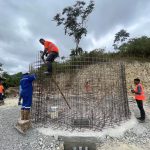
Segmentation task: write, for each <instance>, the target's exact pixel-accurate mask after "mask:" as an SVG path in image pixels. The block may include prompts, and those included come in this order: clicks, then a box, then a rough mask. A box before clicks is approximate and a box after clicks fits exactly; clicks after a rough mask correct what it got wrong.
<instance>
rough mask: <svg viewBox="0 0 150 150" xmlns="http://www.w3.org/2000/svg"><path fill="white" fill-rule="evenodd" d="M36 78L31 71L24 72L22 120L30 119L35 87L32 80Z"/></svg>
mask: <svg viewBox="0 0 150 150" xmlns="http://www.w3.org/2000/svg"><path fill="white" fill-rule="evenodd" d="M35 79H36V77H35V75H30V74H29V73H25V74H23V76H22V78H21V80H20V86H21V89H22V90H21V93H20V94H21V97H22V99H23V102H22V107H21V120H29V116H30V109H31V105H32V95H33V87H32V82H33V81H34V80H35Z"/></svg>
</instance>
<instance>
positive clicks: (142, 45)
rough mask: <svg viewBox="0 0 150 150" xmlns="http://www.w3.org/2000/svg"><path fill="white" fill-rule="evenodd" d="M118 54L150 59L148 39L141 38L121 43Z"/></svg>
mask: <svg viewBox="0 0 150 150" xmlns="http://www.w3.org/2000/svg"><path fill="white" fill-rule="evenodd" d="M119 52H120V54H122V55H126V56H128V55H129V56H136V57H147V58H148V57H150V38H149V37H147V36H142V37H139V38H132V39H130V40H129V41H128V42H127V43H123V44H122V45H121V46H120V47H119Z"/></svg>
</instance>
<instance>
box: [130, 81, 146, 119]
mask: <svg viewBox="0 0 150 150" xmlns="http://www.w3.org/2000/svg"><path fill="white" fill-rule="evenodd" d="M134 84H135V86H136V87H135V89H131V92H132V93H134V94H135V100H136V102H137V106H138V108H139V110H140V114H141V117H139V118H137V119H138V120H140V121H144V120H145V111H144V108H143V100H145V95H144V90H143V86H142V84H141V83H140V79H138V78H136V79H134Z"/></svg>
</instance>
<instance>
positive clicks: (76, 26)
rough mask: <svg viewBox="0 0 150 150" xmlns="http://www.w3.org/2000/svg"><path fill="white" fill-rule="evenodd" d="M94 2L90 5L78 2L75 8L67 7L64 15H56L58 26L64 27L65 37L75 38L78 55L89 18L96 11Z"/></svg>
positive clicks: (55, 19)
mask: <svg viewBox="0 0 150 150" xmlns="http://www.w3.org/2000/svg"><path fill="white" fill-rule="evenodd" d="M94 5H95V4H94V2H93V1H92V0H91V1H90V3H89V5H87V6H86V2H84V1H77V2H76V3H75V4H74V5H73V6H69V7H65V8H64V9H63V11H62V13H58V14H56V16H54V18H53V19H54V20H53V21H56V22H57V26H60V25H63V26H64V30H65V35H66V34H68V35H69V36H73V38H74V41H75V43H76V48H75V51H76V52H75V54H76V53H77V54H78V51H80V50H78V49H79V43H80V40H81V39H82V36H83V35H84V36H86V34H87V26H86V22H87V18H88V16H89V14H90V13H91V12H92V11H93V9H94Z"/></svg>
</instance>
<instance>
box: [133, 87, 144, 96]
mask: <svg viewBox="0 0 150 150" xmlns="http://www.w3.org/2000/svg"><path fill="white" fill-rule="evenodd" d="M137 90H138V91H137V92H135V91H134V90H131V92H132V93H135V94H139V95H140V94H141V91H142V89H141V86H138V87H137Z"/></svg>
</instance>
